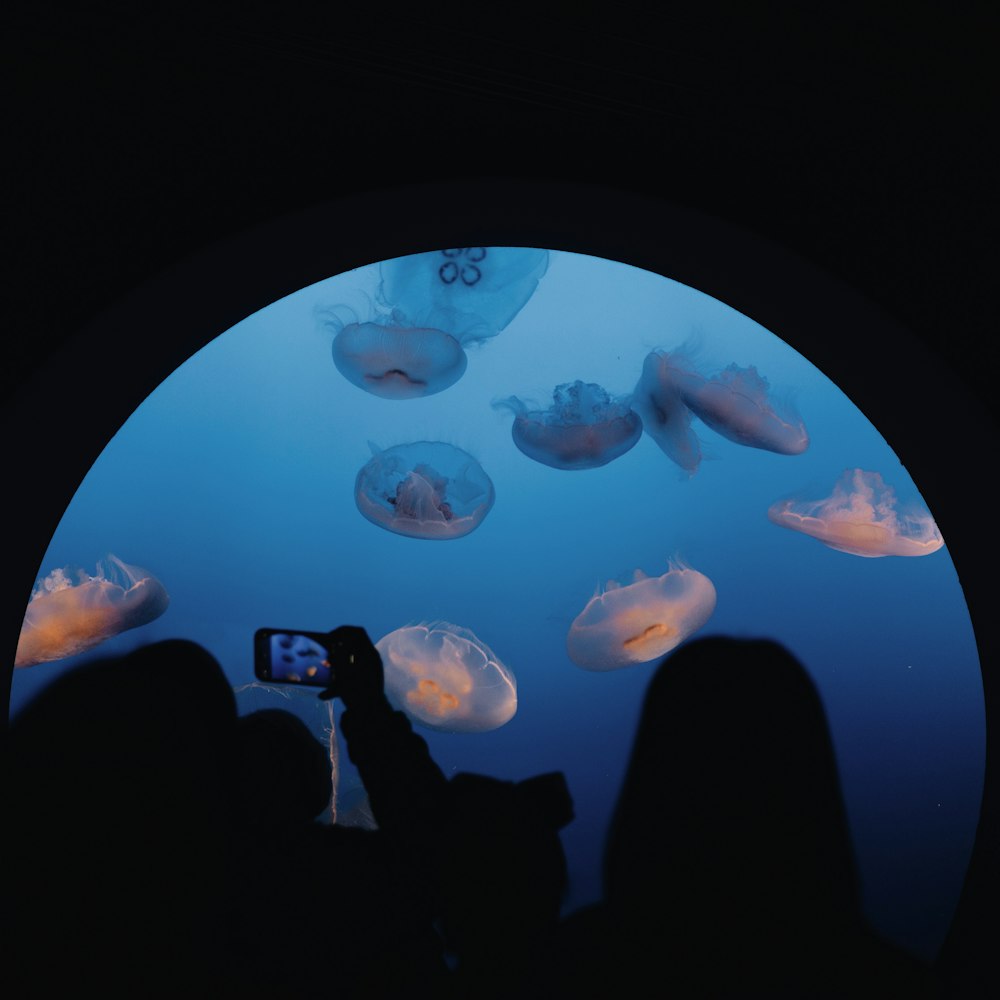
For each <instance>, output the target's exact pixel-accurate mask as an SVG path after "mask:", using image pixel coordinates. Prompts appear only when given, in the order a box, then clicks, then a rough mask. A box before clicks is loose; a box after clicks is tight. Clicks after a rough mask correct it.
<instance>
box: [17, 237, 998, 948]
mask: <svg viewBox="0 0 1000 1000" xmlns="http://www.w3.org/2000/svg"><path fill="white" fill-rule="evenodd" d="M858 363H859V364H863V359H859V360H858ZM919 486H920V484H919V483H914V482H913V481H912V480H911V478H910V476H909V474H908V473H907V470H906V468H905V467H904V466H903V465H902V464H901V462H900V461H899V459H898V458H897V456H896V454H895V453H894V451H893V449H892V442H887V441H886V440H884V439H883V437H882V436H881V434H880V433H879V431H878V429H877V428H876V427H874V426H872V424H871V423H870V422H869V421H868V419H867V418H866V417H865V416H864V414H863V413H862V412H861V411H860V410H859V409H858V408H857V406H856V405H855V404H854V403H853V402H852V401H851V400H850V399H849V398H847V396H845V394H844V393H843V392H842V391H841V390H840V389H839V388H838V387H837V386H836V385H835V384H833V382H831V381H830V379H829V378H827V377H826V376H825V375H824V373H823V372H822V371H820V370H818V369H817V368H816V367H815V366H814V365H813V364H811V363H810V361H809V360H808V359H807V358H805V357H803V356H802V355H800V354H799V353H797V352H796V351H795V350H794V349H792V348H791V347H790V346H789V345H788V344H787V343H786V342H785V341H784V340H783V339H782V331H781V330H773V331H772V330H768V329H765V328H763V327H762V326H760V325H759V324H758V323H757V322H755V321H754V319H753V318H752V317H749V316H745V315H742V314H741V313H739V312H737V311H736V310H734V309H733V308H731V307H730V306H728V305H727V304H726V303H724V302H721V301H718V300H717V299H714V298H712V297H710V296H708V295H706V294H704V293H702V292H700V291H698V290H697V289H695V288H691V287H688V286H686V285H683V284H681V283H679V282H677V281H674V280H671V279H670V278H669V277H668V276H663V275H660V274H654V273H651V272H649V271H644V270H641V269H639V268H636V267H633V266H630V265H628V264H626V263H621V262H615V261H610V260H605V259H601V258H598V257H591V256H585V255H581V254H577V253H571V252H567V251H560V250H549V249H545V248H533V247H459V248H449V249H444V250H437V249H429V250H427V251H425V252H422V253H416V254H412V255H408V256H405V257H400V258H396V259H393V260H387V261H381V262H379V261H375V262H371V263H367V264H365V265H364V266H361V267H358V268H357V269H355V270H352V271H349V272H346V273H343V274H336V275H332V276H330V277H329V278H327V279H325V280H322V281H320V282H318V283H316V284H313V285H310V286H308V287H305V288H302V289H300V290H298V291H296V292H294V293H293V294H291V295H288V296H287V297H285V298H283V299H281V300H279V301H276V302H274V303H272V304H270V305H268V306H267V307H266V308H263V309H261V310H259V311H258V312H255V313H254V314H253V315H250V316H247V317H246V318H245V319H243V320H242V321H241V322H239V323H237V324H236V325H235V326H233V327H232V328H230V329H228V330H220V331H218V336H217V337H216V338H215V339H214V340H212V341H211V342H210V343H208V344H207V345H206V346H205V347H204V348H203V349H202V350H200V351H198V353H196V354H195V355H194V356H192V357H191V358H190V359H189V360H188V361H187V362H186V363H185V364H183V365H181V366H180V367H179V368H178V369H176V370H175V371H174V372H173V373H172V374H170V375H169V376H168V377H167V378H166V379H165V380H164V381H163V382H162V383H161V384H160V385H159V386H158V387H157V388H156V389H155V391H154V392H152V393H151V394H150V395H149V396H148V397H147V398H146V399H145V401H144V402H143V403H142V404H141V405H140V406H139V407H138V408H137V409H136V410H135V412H134V413H133V414H132V415H131V417H130V418H129V419H128V420H127V421H126V422H125V423H124V425H123V426H122V427H121V429H120V430H119V431H118V433H117V434H115V436H114V437H113V439H112V440H111V441H109V442H108V444H107V446H106V447H105V448H104V450H103V452H102V453H101V455H100V457H99V459H98V460H97V461H96V462H95V463H94V465H93V466H92V468H91V469H90V471H89V473H88V474H87V476H86V478H85V479H84V480H83V482H82V483H81V484H80V486H79V489H78V490H77V492H76V494H75V496H74V498H73V500H72V503H71V504H70V506H69V507H68V508H67V510H66V511H65V513H64V515H63V517H62V519H61V521H60V523H59V525H58V528H57V530H56V532H55V534H54V535H53V537H52V539H51V541H50V543H49V545H48V549H47V551H46V554H45V557H44V561H43V564H42V565H41V566H40V567H39V571H38V579H37V583H36V586H35V589H34V591H33V593H32V599H31V601H30V603H29V605H28V607H27V609H26V613H25V621H24V627H23V629H22V633H21V640H20V643H19V646H18V652H17V663H16V665H17V667H18V668H19V669H16V670H15V671H14V678H13V684H12V691H11V712H12V713H13V714H16V713H17V711H18V709H19V708H20V706H22V705H24V704H25V703H26V701H27V700H28V699H30V698H31V697H32V695H33V694H34V693H36V692H37V691H39V690H40V689H41V688H43V687H44V686H45V685H46V684H48V683H49V682H50V681H52V679H53V678H55V677H56V676H58V675H59V674H60V673H61V672H64V671H67V670H71V669H72V668H73V667H74V666H75V665H77V664H79V663H81V662H83V661H84V660H86V659H88V658H91V657H94V656H98V655H106V654H112V653H118V652H125V651H127V650H129V649H132V648H134V647H136V646H137V645H140V644H144V643H148V642H151V641H155V640H158V639H164V638H174V637H183V638H188V639H193V640H195V641H197V642H199V643H201V644H202V645H203V646H204V647H205V648H206V649H208V650H209V651H210V652H211V653H212V654H213V655H214V656H215V657H216V658H217V659H218V660H219V662H220V663H221V664H222V666H223V668H224V670H225V672H226V674H227V676H228V678H229V681H230V682H231V684H232V686H233V688H234V690H235V691H236V692H237V701H238V704H239V707H240V711H241V712H244V713H245V712H249V711H253V710H255V709H257V708H262V707H282V708H286V709H289V710H291V711H293V712H295V713H296V714H297V715H299V716H300V717H301V718H302V719H304V720H305V721H306V722H307V724H308V725H309V726H310V727H311V729H312V731H313V732H314V734H315V735H316V737H317V739H320V740H322V741H323V742H324V744H326V745H327V746H328V747H329V752H330V756H331V759H332V760H333V761H334V763H335V764H336V765H337V766H336V767H335V768H334V779H335V787H334V788H332V789H331V800H330V808H329V811H328V814H327V815H326V816H325V821H326V822H340V823H349V824H355V825H372V824H373V823H374V819H373V817H372V815H371V812H370V810H369V809H368V808H367V804H366V801H365V796H364V789H363V788H362V786H361V784H360V780H359V778H358V776H357V774H356V772H355V771H354V769H353V768H352V766H351V764H350V762H349V760H348V758H347V754H346V752H345V751H344V748H343V746H342V743H341V737H340V732H339V720H338V717H339V712H340V705H339V702H337V701H336V700H334V701H330V702H326V701H321V700H320V699H318V698H317V693H316V689H315V688H309V687H306V686H301V685H296V684H290V683H271V684H268V683H264V682H261V681H260V680H258V679H257V678H255V676H254V666H253V636H254V633H255V631H256V630H257V629H258V628H262V627H268V628H277V629H282V630H288V631H295V630H303V631H309V632H322V631H326V630H329V629H333V628H335V627H337V626H339V625H342V624H352V625H360V626H362V627H364V628H365V629H366V630H367V632H368V634H369V635H370V637H371V638H372V641H373V642H376V643H377V644H378V648H379V650H380V652H381V653H382V656H383V660H384V662H385V665H386V683H387V689H388V693H389V695H390V698H391V700H392V701H393V704H394V705H396V707H398V708H399V709H401V710H402V711H404V712H406V713H407V714H408V715H409V717H410V718H411V720H412V721H413V724H414V726H415V727H416V728H417V730H418V731H419V732H420V733H421V734H422V735H423V736H424V738H425V739H426V740H427V742H428V743H429V745H430V748H431V752H432V754H433V756H434V759H435V760H436V761H437V762H438V763H439V764H440V766H441V767H442V768H443V770H444V771H445V773H446V774H448V775H453V774H455V773H458V772H463V771H472V772H479V773H483V774H487V775H491V776H493V777H496V778H501V779H511V780H521V779H523V778H527V777H530V776H532V775H536V774H541V773H544V772H549V771H561V772H563V773H564V774H565V776H566V780H567V783H568V786H569V789H570V792H571V794H572V797H573V802H574V812H575V816H574V819H573V820H572V822H571V823H570V824H569V825H567V826H566V827H565V829H564V830H563V831H562V837H563V843H564V845H565V849H566V852H567V857H568V862H569V875H570V894H569V896H568V898H567V900H566V904H565V905H566V909H567V910H572V909H575V908H577V907H579V906H582V905H584V904H587V903H589V902H592V901H594V900H596V899H598V898H599V896H600V893H601V858H602V851H603V847H604V841H605V836H606V833H607V829H608V824H609V820H610V817H611V813H612V810H613V809H614V805H615V801H616V797H617V793H618V790H619V787H620V784H621V780H622V777H623V775H624V771H625V766H626V763H627V759H628V754H629V751H630V748H631V743H632V738H633V736H634V733H635V729H636V724H637V721H638V717H639V710H640V706H641V703H642V699H643V695H644V692H645V689H646V687H647V685H648V683H649V680H650V678H651V676H652V673H653V671H654V669H655V667H656V665H657V663H658V662H660V661H661V660H662V658H663V657H664V656H667V655H669V653H670V651H671V650H672V649H675V648H677V647H678V646H679V645H680V644H682V643H684V642H685V641H687V640H688V639H689V638H691V637H694V636H707V635H712V634H724V635H733V636H743V637H762V638H772V639H776V640H777V641H779V642H780V643H782V644H783V645H785V646H786V647H787V648H788V649H789V650H790V651H791V652H792V653H793V654H794V655H795V656H796V657H797V658H798V659H799V660H800V661H801V662H802V664H803V665H804V666H805V668H806V670H807V671H808V673H809V675H810V677H811V678H812V680H813V681H814V683H815V685H816V687H817V689H818V691H819V693H820V696H821V698H822V702H823V705H824V708H825V710H826V713H827V716H828V719H829V723H830V729H831V733H832V737H833V742H834V746H835V750H836V755H837V764H838V768H839V771H840V776H841V781H842V785H843V792H844V797H845V804H846V808H847V814H848V819H849V823H850V829H851V834H852V838H853V842H854V846H855V851H856V857H857V861H858V866H859V870H860V876H861V885H862V891H863V899H864V906H865V911H866V913H867V915H868V917H869V918H870V920H871V922H872V923H873V925H874V926H875V928H876V929H877V930H879V931H880V932H882V933H883V934H884V935H886V936H887V937H889V938H890V939H892V940H894V941H895V942H897V943H898V944H900V945H902V946H903V947H905V948H907V949H908V950H910V951H911V952H913V953H915V954H917V955H919V956H920V957H922V958H925V959H933V957H934V956H935V955H936V953H937V950H938V948H939V947H940V945H941V943H942V941H943V939H944V936H945V934H946V932H947V929H948V926H949V924H950V921H951V918H952V915H953V912H954V908H955V905H956V903H957V901H958V896H959V893H960V890H961V886H962V881H963V878H964V875H965V871H966V867H967V865H968V862H969V858H970V854H971V850H972V844H973V840H974V836H975V830H976V823H977V818H978V810H979V804H980V797H981V793H982V785H983V772H984V754H985V716H984V702H983V690H982V679H981V674H980V665H979V660H978V657H977V652H976V644H975V640H974V636H973V630H972V625H971V622H970V619H969V614H968V610H967V607H966V603H965V599H964V597H963V593H962V588H961V586H960V584H959V581H958V577H957V575H956V572H955V568H954V565H953V563H952V560H951V558H950V556H949V552H948V547H947V538H943V537H942V535H941V533H940V531H939V530H938V528H937V526H936V524H935V521H934V517H933V511H930V510H928V509H927V508H926V506H925V504H924V502H923V500H922V498H921V495H920V491H919ZM334 669H335V665H334ZM177 685H178V688H182V687H183V685H184V679H183V678H178V680H177ZM174 693H175V694H176V692H174ZM184 694H185V696H186V697H190V698H197V697H198V691H197V690H196V689H192V690H187V691H185V692H184ZM142 710H143V707H142V705H136V706H135V711H136V712H142Z"/></svg>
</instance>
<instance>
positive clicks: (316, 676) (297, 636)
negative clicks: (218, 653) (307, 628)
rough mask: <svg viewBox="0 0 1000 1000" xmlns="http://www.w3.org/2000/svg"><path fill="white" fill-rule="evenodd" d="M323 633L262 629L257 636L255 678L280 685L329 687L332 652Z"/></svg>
mask: <svg viewBox="0 0 1000 1000" xmlns="http://www.w3.org/2000/svg"><path fill="white" fill-rule="evenodd" d="M325 640H326V635H325V633H323V632H303V631H299V630H295V629H278V628H261V629H258V630H257V631H256V633H254V674H255V675H256V676H257V679H258V680H262V681H272V682H277V683H279V684H307V685H310V686H314V687H326V686H327V685H328V684H329V683H330V678H331V676H332V674H331V667H330V652H329V650H328V649H327V648H326V645H325Z"/></svg>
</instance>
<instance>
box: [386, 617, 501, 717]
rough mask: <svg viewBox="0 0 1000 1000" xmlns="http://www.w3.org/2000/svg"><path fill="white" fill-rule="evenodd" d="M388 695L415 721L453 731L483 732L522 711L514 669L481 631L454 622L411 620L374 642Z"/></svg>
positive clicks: (397, 706)
mask: <svg viewBox="0 0 1000 1000" xmlns="http://www.w3.org/2000/svg"><path fill="white" fill-rule="evenodd" d="M375 646H376V648H377V649H378V651H379V653H380V654H381V656H382V663H383V666H384V669H385V692H386V697H388V699H389V701H390V702H391V703H392V704H393V706H394V707H396V708H398V709H400V710H401V711H403V712H405V713H406V714H407V715H408V716H409V717H410V718H411V719H412V720H413V721H414V722H418V723H420V724H421V725H423V726H426V727H427V728H429V729H440V730H444V731H446V732H452V733H472V732H483V731H486V730H489V729H497V728H498V727H500V726H502V725H504V723H506V722H509V721H510V720H511V719H512V718H513V717H514V713H515V712H516V711H517V683H516V681H515V679H514V674H513V673H512V672H511V670H510V669H509V668H508V667H506V666H505V665H504V664H503V663H502V662H501V661H500V659H499V658H498V657H497V656H496V654H495V653H494V652H493V651H492V650H491V649H490V648H489V646H487V645H486V643H485V642H483V641H482V640H481V639H480V638H479V637H478V636H476V635H475V634H474V633H473V632H471V631H470V630H469V629H467V628H462V627H461V626H459V625H452V624H450V623H449V622H426V623H422V624H419V625H408V626H406V627H405V628H399V629H396V630H395V631H394V632H390V633H389V634H388V635H385V636H383V637H382V638H381V639H379V641H378V642H377V643H376V644H375Z"/></svg>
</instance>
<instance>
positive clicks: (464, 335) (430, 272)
mask: <svg viewBox="0 0 1000 1000" xmlns="http://www.w3.org/2000/svg"><path fill="white" fill-rule="evenodd" d="M548 263H549V253H548V251H547V250H536V249H533V248H530V247H454V248H452V249H449V250H433V251H430V252H428V253H418V254H411V255H410V256H407V257H397V258H395V259H393V260H387V261H384V262H383V263H382V265H381V267H380V273H381V281H380V284H379V288H378V293H377V299H378V306H377V308H376V310H375V312H376V315H375V316H373V317H371V318H370V319H369V320H368V321H366V322H353V323H345V322H344V321H343V319H341V318H340V317H338V316H337V315H336V310H334V312H333V314H332V325H333V326H334V328H335V330H336V336H335V338H334V341H333V362H334V364H335V365H336V366H337V369H338V371H340V373H341V374H342V375H343V376H344V377H345V378H346V379H347V380H348V381H349V382H351V383H352V384H354V385H356V386H358V387H359V388H361V389H364V390H365V391H366V392H370V393H372V394H373V395H376V396H381V397H383V398H384V399H413V398H415V397H419V396H430V395H433V394H434V393H437V392H441V391H442V390H443V389H447V388H448V387H449V386H451V385H454V384H455V382H457V381H458V380H459V379H460V378H461V377H462V375H463V374H464V372H465V369H466V365H467V364H468V358H467V357H466V353H465V348H466V347H467V346H468V345H469V344H470V343H474V342H478V341H483V340H487V339H488V338H490V337H494V336H496V335H497V334H498V333H499V332H500V331H501V330H502V329H503V328H504V327H505V326H506V325H507V324H508V323H509V322H510V321H511V320H512V319H513V318H514V317H515V316H516V315H517V313H518V312H519V311H520V310H521V308H522V307H523V306H524V304H525V303H526V302H527V301H528V299H529V298H530V297H531V295H532V293H533V292H534V291H535V288H536V287H537V286H538V282H539V279H540V278H541V277H542V275H544V274H545V271H546V269H547V268H548Z"/></svg>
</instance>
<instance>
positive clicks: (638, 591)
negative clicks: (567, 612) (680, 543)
mask: <svg viewBox="0 0 1000 1000" xmlns="http://www.w3.org/2000/svg"><path fill="white" fill-rule="evenodd" d="M715 601H716V594H715V586H714V584H713V583H712V581H711V580H710V579H709V578H708V577H707V576H705V575H704V574H703V573H699V572H698V571H697V570H694V569H691V568H690V567H686V566H680V565H677V564H673V563H672V564H671V566H670V569H669V570H668V571H667V572H666V573H664V574H663V575H662V576H646V575H645V574H644V573H643V572H642V570H638V569H637V570H636V571H635V575H634V577H633V580H632V582H631V583H629V584H620V583H618V582H617V581H615V580H609V581H608V582H607V584H606V585H605V587H604V590H603V591H601V590H600V589H598V591H597V593H595V594H594V596H593V597H592V598H591V599H590V601H589V602H588V603H587V606H586V607H585V608H584V609H583V611H581V612H580V614H579V615H577V617H576V619H575V620H574V622H573V624H572V625H571V626H570V629H569V633H568V634H567V636H566V651H567V652H568V653H569V657H570V659H571V660H572V661H573V662H574V663H575V664H576V665H577V666H580V667H583V668H584V669H585V670H615V669H617V668H619V667H627V666H630V665H632V664H634V663H646V662H648V661H650V660H656V659H659V657H661V656H663V655H664V654H665V653H668V652H669V651H670V650H671V649H673V648H674V647H675V646H678V645H680V643H682V642H683V641H684V640H685V639H687V638H688V636H690V635H692V634H693V633H695V632H697V631H698V629H700V628H701V627H702V626H703V625H704V624H705V622H707V621H708V619H709V618H710V617H711V616H712V612H713V611H714V610H715Z"/></svg>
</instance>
